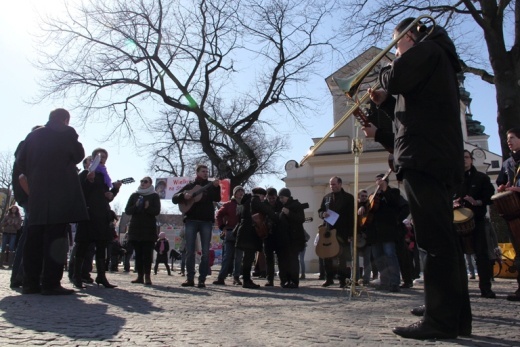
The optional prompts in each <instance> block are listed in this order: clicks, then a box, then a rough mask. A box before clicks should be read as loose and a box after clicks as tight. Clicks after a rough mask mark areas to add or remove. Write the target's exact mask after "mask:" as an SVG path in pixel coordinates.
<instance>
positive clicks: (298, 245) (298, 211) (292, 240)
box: [279, 198, 307, 253]
mask: <svg viewBox="0 0 520 347" xmlns="http://www.w3.org/2000/svg"><path fill="white" fill-rule="evenodd" d="M283 207H285V208H287V209H288V210H289V214H285V213H283V212H280V213H279V218H280V226H279V229H280V230H286V232H287V234H288V235H289V247H291V248H292V249H294V250H295V251H296V252H298V253H299V252H301V251H303V249H304V248H305V245H306V242H307V241H305V229H304V228H303V223H304V222H305V213H304V212H303V210H304V208H303V206H302V204H301V203H300V202H299V201H298V200H294V199H293V198H289V200H287V202H286V203H285V204H284V205H283Z"/></svg>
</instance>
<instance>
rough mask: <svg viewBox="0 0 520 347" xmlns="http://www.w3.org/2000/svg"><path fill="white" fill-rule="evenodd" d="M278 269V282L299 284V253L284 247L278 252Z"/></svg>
mask: <svg viewBox="0 0 520 347" xmlns="http://www.w3.org/2000/svg"><path fill="white" fill-rule="evenodd" d="M277 254H278V269H279V270H280V272H279V276H280V282H282V284H285V283H295V284H299V282H300V260H299V258H298V255H299V252H298V251H297V250H295V249H294V248H293V247H286V248H283V249H280V250H278V253H277Z"/></svg>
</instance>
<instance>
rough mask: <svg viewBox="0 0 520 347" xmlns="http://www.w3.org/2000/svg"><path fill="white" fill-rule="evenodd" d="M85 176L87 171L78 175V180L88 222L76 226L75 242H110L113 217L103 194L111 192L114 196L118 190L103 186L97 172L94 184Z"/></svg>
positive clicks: (103, 180) (112, 235)
mask: <svg viewBox="0 0 520 347" xmlns="http://www.w3.org/2000/svg"><path fill="white" fill-rule="evenodd" d="M87 175H88V170H83V171H82V172H81V173H80V174H79V179H80V181H81V186H82V188H83V195H84V196H85V201H86V203H87V208H88V214H89V217H90V220H88V221H85V222H81V223H79V224H78V229H77V230H76V237H75V240H76V242H90V241H112V240H113V239H114V234H113V232H112V231H111V229H110V223H111V222H112V221H113V220H114V217H113V213H112V211H111V210H110V201H108V199H107V198H106V197H105V193H107V192H112V194H114V196H116V195H117V193H118V192H119V189H116V188H112V189H110V188H109V187H108V186H107V185H106V184H105V179H104V176H103V174H101V173H99V172H96V175H95V176H94V182H90V181H89V180H88V179H87Z"/></svg>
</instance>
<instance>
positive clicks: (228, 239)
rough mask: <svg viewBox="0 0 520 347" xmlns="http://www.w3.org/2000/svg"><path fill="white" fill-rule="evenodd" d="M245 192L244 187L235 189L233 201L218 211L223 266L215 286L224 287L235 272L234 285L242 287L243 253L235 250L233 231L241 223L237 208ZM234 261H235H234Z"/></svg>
mask: <svg viewBox="0 0 520 347" xmlns="http://www.w3.org/2000/svg"><path fill="white" fill-rule="evenodd" d="M244 194H245V190H244V188H243V187H242V186H236V187H235V188H233V196H232V197H231V200H229V201H228V202H226V203H225V204H224V205H222V207H221V208H220V209H219V210H218V211H217V225H218V226H219V229H220V231H221V232H222V236H221V237H223V238H224V245H223V251H224V254H223V257H222V265H221V267H220V272H219V274H218V278H217V280H216V281H214V282H213V284H216V285H224V284H226V283H225V282H224V279H225V278H226V277H227V275H228V273H230V271H231V270H232V272H233V284H235V285H242V283H241V281H240V272H241V271H242V256H243V252H242V250H240V249H237V248H235V241H236V238H235V235H234V234H233V229H234V228H235V226H236V225H237V224H238V222H239V214H238V213H237V206H238V205H239V204H240V201H241V200H242V197H243V196H244ZM233 260H234V261H233Z"/></svg>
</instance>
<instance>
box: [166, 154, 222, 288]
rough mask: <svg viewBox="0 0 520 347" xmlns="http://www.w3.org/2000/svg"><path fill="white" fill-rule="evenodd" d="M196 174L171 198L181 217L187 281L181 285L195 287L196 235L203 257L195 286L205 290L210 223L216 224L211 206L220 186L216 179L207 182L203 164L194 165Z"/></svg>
mask: <svg viewBox="0 0 520 347" xmlns="http://www.w3.org/2000/svg"><path fill="white" fill-rule="evenodd" d="M196 172H197V177H195V180H193V181H192V182H190V183H188V184H187V185H185V186H184V187H183V188H182V189H181V190H180V191H179V192H178V193H177V194H175V195H173V197H172V201H173V203H174V204H176V205H179V209H180V210H181V212H182V213H183V214H184V230H185V238H186V271H187V278H186V281H185V282H184V283H182V286H183V287H193V286H195V243H196V241H197V233H199V234H200V242H201V251H202V257H201V260H200V265H199V278H198V285H197V287H199V288H205V287H206V284H205V282H206V277H207V275H208V269H209V246H210V242H211V234H212V230H213V223H215V207H214V206H213V203H214V202H219V201H220V185H219V180H217V179H216V180H214V181H212V182H210V181H209V180H208V176H209V170H208V167H207V166H206V165H202V164H199V165H197V169H196Z"/></svg>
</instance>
